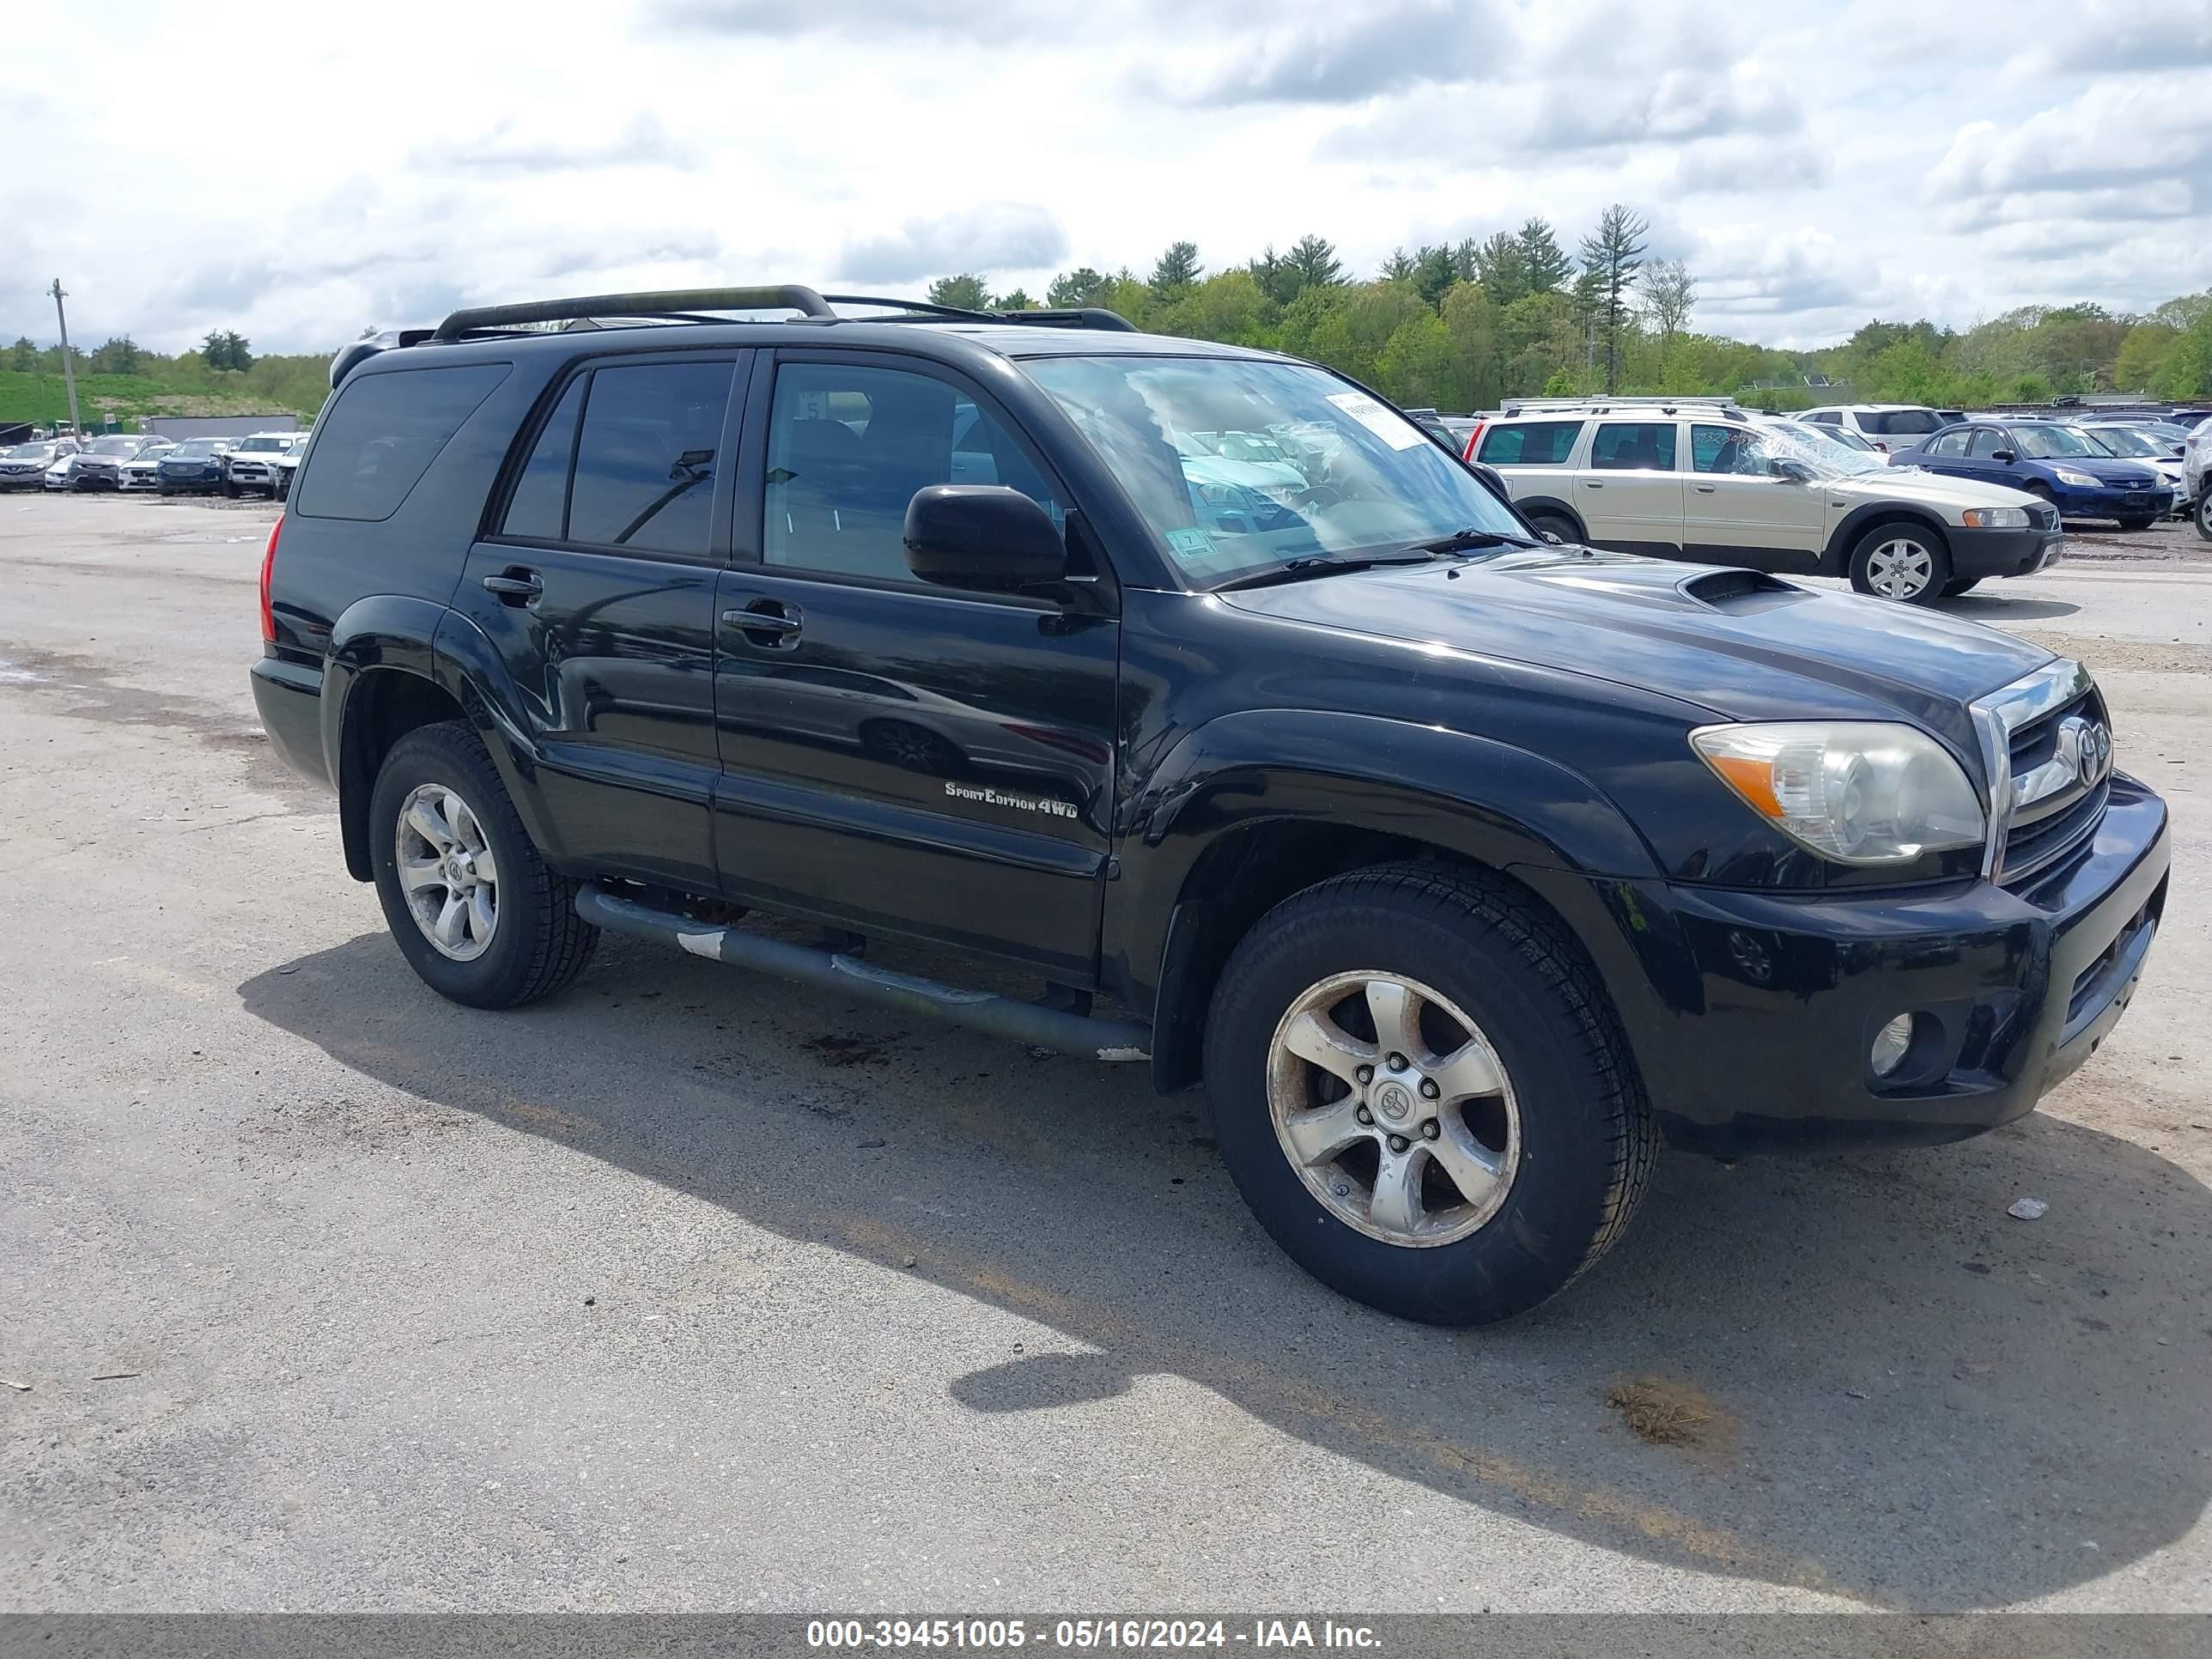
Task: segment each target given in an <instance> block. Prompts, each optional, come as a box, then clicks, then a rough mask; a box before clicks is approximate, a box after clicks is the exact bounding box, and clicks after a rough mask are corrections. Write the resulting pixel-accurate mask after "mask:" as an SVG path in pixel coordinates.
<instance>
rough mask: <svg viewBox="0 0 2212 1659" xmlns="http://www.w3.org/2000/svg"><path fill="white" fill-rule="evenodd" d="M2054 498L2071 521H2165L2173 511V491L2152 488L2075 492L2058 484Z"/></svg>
mask: <svg viewBox="0 0 2212 1659" xmlns="http://www.w3.org/2000/svg"><path fill="white" fill-rule="evenodd" d="M2051 500H2052V501H2056V502H2057V505H2058V510H2059V512H2060V513H2063V514H2064V515H2065V516H2066V517H2067V518H2069V519H2162V518H2164V517H2165V516H2166V514H2167V513H2171V512H2172V511H2173V492H2172V490H2171V489H2166V487H2165V486H2164V485H2163V484H2161V485H2159V486H2158V487H2157V488H2155V489H2069V488H2068V487H2067V486H2065V485H2063V484H2059V485H2056V486H2054V487H2053V488H2052V489H2051Z"/></svg>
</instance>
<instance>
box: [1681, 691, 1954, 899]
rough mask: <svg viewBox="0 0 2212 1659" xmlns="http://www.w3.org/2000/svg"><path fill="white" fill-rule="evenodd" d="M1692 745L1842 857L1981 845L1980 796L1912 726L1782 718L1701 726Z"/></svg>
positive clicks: (1749, 793)
mask: <svg viewBox="0 0 2212 1659" xmlns="http://www.w3.org/2000/svg"><path fill="white" fill-rule="evenodd" d="M1690 746H1691V747H1692V748H1693V749H1695V750H1697V751H1698V755H1699V758H1700V759H1702V760H1703V761H1704V762H1705V764H1706V765H1708V766H1710V767H1711V768H1712V769H1713V771H1714V773H1715V775H1717V776H1718V777H1719V779H1720V780H1721V781H1722V782H1723V783H1725V784H1726V785H1728V787H1729V788H1731V789H1733V790H1734V791H1735V793H1737V794H1738V795H1740V796H1741V797H1742V799H1743V800H1744V802H1745V804H1746V805H1748V806H1750V808H1751V809H1752V811H1754V812H1757V813H1758V814H1759V816H1760V817H1763V818H1765V819H1766V820H1767V822H1769V823H1771V824H1773V825H1774V827H1775V828H1776V829H1779V830H1781V831H1782V833H1783V834H1784V835H1785V836H1789V837H1790V839H1791V840H1792V841H1794V842H1797V843H1798V844H1799V845H1800V846H1802V847H1807V848H1811V849H1812V850H1813V851H1814V852H1815V853H1818V854H1820V856H1821V857H1822V858H1826V859H1834V860H1837V861H1838V863H1842V864H1906V863H1910V862H1911V860H1914V859H1917V858H1918V857H1919V856H1920V855H1921V854H1923V853H1927V852H1932V851H1936V850H1937V849H1939V848H1947V847H1978V846H1980V845H1981V844H1982V843H1983V841H1984V839H1985V837H1986V836H1987V834H1988V823H1987V821H1986V820H1985V819H1984V817H1983V816H1982V803H1981V800H1980V799H1979V797H1978V796H1977V795H1976V794H1975V793H1974V786H1973V784H1972V782H1971V781H1969V780H1968V779H1967V776H1966V769H1964V768H1963V767H1961V766H1960V764H1959V763H1958V762H1957V761H1956V760H1954V758H1953V757H1952V756H1951V753H1950V751H1949V750H1947V749H1945V748H1944V747H1943V745H1942V744H1939V743H1937V742H1936V739H1935V738H1931V737H1929V736H1928V735H1927V734H1926V733H1925V732H1917V731H1915V730H1913V728H1912V727H1911V726H1893V725H1889V724H1886V723H1880V722H1871V721H1869V722H1858V721H1833V722H1831V721H1826V720H1788V721H1781V720H1778V721H1774V722H1772V723H1761V724H1758V725H1747V726H1700V727H1699V729H1698V730H1697V731H1694V732H1691V733H1690Z"/></svg>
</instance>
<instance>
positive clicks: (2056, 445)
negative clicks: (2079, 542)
mask: <svg viewBox="0 0 2212 1659" xmlns="http://www.w3.org/2000/svg"><path fill="white" fill-rule="evenodd" d="M1889 464H1890V465H1892V466H1921V467H1925V468H1927V469H1928V471H1930V472H1941V473H1944V474H1946V475H1948V476H1949V477H1954V478H1973V479H1977V480H1978V481H1980V482H1981V483H1996V484H2007V485H2009V486H2010V487H2011V488H2013V489H2025V490H2027V491H2028V492H2029V493H2030V494H2031V495H2040V496H2042V497H2043V498H2044V500H2045V501H2050V502H2051V503H2052V504H2054V505H2055V506H2056V507H2057V508H2058V511H2059V513H2060V515H2061V516H2062V517H2064V518H2069V519H2117V520H2119V524H2120V528H2121V529H2123V530H2148V528H2149V527H2150V526H2151V525H2152V524H2153V523H2154V522H2155V521H2156V520H2160V519H2162V518H2164V517H2165V516H2166V514H2167V513H2171V512H2172V510H2173V490H2172V488H2171V487H2170V486H2169V485H2168V484H2167V483H2166V480H2165V479H2163V478H2161V477H2159V475H2158V474H2157V473H2156V472H2155V471H2153V470H2152V469H2151V468H2149V467H2148V466H2146V465H2143V464H2142V462H2141V461H2136V460H2127V459H2120V458H2119V457H2117V456H2114V455H2112V454H2109V453H2106V451H2105V450H2104V449H2102V448H2101V447H2099V446H2098V444H2097V442H2096V441H2094V440H2093V439H2092V438H2090V437H2089V436H2088V435H2086V434H2084V433H2082V432H2079V431H2077V430H2075V428H2072V427H2070V426H2060V425H2058V424H2057V423H2056V422H2051V421H1997V420H1979V421H1961V422H1959V423H1958V424H1957V425H1955V426H1947V427H1945V428H1943V429H1942V431H1941V432H1931V433H1930V434H1929V435H1928V436H1926V437H1925V438H1923V439H1922V440H1921V441H1919V442H1918V443H1917V444H1915V445H1913V447H1911V448H1910V449H1899V450H1892V451H1891V452H1890V456H1889Z"/></svg>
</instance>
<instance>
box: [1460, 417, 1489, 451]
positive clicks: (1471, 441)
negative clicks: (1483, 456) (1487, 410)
mask: <svg viewBox="0 0 2212 1659" xmlns="http://www.w3.org/2000/svg"><path fill="white" fill-rule="evenodd" d="M1489 424H1490V422H1487V421H1477V422H1475V423H1474V431H1472V432H1470V433H1468V435H1467V447H1466V448H1465V449H1463V450H1462V451H1461V452H1460V457H1459V458H1460V459H1462V461H1471V460H1473V459H1474V447H1475V446H1476V445H1477V444H1479V443H1480V442H1481V441H1482V428H1485V427H1486V426H1488V425H1489Z"/></svg>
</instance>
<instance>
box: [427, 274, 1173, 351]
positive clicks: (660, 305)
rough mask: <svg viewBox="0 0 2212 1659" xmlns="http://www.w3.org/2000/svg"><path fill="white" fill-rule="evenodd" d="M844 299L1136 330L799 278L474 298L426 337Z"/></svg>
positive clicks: (830, 318)
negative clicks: (822, 288) (520, 298)
mask: <svg viewBox="0 0 2212 1659" xmlns="http://www.w3.org/2000/svg"><path fill="white" fill-rule="evenodd" d="M833 300H834V301H836V302H837V303H838V304H840V305H851V306H884V307H890V308H892V309H894V310H896V311H897V312H899V313H901V314H900V315H899V316H897V317H896V318H884V319H879V320H882V321H887V322H889V321H897V322H929V321H935V320H938V319H951V320H955V321H959V322H968V323H1015V324H1026V325H1037V326H1042V327H1046V328H1100V329H1117V330H1121V331H1129V332H1133V331H1134V330H1135V326H1136V325H1134V324H1133V323H1131V322H1130V321H1129V319H1127V318H1126V317H1123V316H1121V315H1119V314H1117V313H1114V312H1111V311H1107V310H1104V309H1103V308H1102V307H1097V306H1084V307H1079V308H1077V309H1073V310H1057V309H1055V310H1037V311H971V310H967V309H963V307H958V306H940V305H932V304H929V303H928V302H927V301H921V300H899V299H887V298H883V297H880V296H878V295H869V294H832V295H821V294H817V293H816V292H815V291H814V290H813V289H811V288H803V287H801V286H800V285H799V284H798V283H780V284H777V285H775V286H772V287H764V288H687V289H665V290H662V291H659V292H654V293H643V294H591V295H580V296H578V297H576V298H574V299H568V300H531V301H525V302H523V303H521V304H520V305H504V306H472V307H469V308H467V309H466V310H463V311H456V312H454V313H452V314H451V315H450V316H448V317H447V319H446V320H445V321H444V322H442V323H441V324H439V325H438V326H437V327H436V329H435V330H434V331H431V332H430V334H429V335H428V338H429V339H431V340H435V341H443V340H458V339H460V338H462V337H465V336H466V335H470V334H474V333H478V332H480V331H484V330H487V329H500V328H510V327H513V326H516V325H521V324H534V323H575V322H596V321H597V320H598V319H601V318H606V317H633V318H636V319H640V320H647V319H650V320H654V321H660V322H681V323H718V322H723V321H726V320H727V319H725V318H720V317H707V316H702V315H700V314H699V313H702V312H708V311H795V312H797V313H799V320H804V321H807V322H817V323H821V322H832V323H833V322H848V321H851V320H853V319H849V318H841V317H839V316H838V314H837V313H836V312H835V311H832V310H831V309H830V308H829V307H830V301H833Z"/></svg>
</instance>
